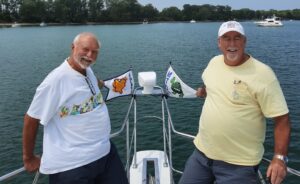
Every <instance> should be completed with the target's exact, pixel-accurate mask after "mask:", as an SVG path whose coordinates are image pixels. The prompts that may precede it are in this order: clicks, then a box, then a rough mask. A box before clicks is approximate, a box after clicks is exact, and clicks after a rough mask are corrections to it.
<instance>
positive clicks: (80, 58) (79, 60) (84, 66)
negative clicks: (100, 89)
mask: <svg viewBox="0 0 300 184" xmlns="http://www.w3.org/2000/svg"><path fill="white" fill-rule="evenodd" d="M74 60H75V62H76V63H77V64H78V65H79V66H80V68H82V69H84V70H85V69H87V68H88V67H89V66H91V65H93V64H94V63H95V61H92V62H88V61H86V60H90V59H88V58H87V57H86V56H77V57H75V58H74Z"/></svg>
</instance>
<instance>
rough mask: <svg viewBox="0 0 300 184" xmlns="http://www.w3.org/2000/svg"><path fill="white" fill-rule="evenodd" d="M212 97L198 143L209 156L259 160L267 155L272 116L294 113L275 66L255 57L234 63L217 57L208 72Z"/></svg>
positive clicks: (204, 111) (206, 80)
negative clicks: (237, 63) (266, 143)
mask: <svg viewBox="0 0 300 184" xmlns="http://www.w3.org/2000/svg"><path fill="white" fill-rule="evenodd" d="M202 79H203V81H204V84H205V85H206V90H207V97H206V99H205V103H204V105H203V108H202V113H201V117H200V121H199V132H198V134H197V136H196V138H195V139H194V144H195V146H196V147H197V148H198V149H199V150H200V151H202V152H203V153H204V154H205V155H206V156H207V157H209V158H211V159H215V160H222V161H225V162H228V163H232V164H237V165H248V166H252V165H257V164H258V163H259V162H260V161H261V159H262V156H263V153H264V148H263V142H264V140H265V132H266V120H265V117H267V118H272V117H276V116H280V115H284V114H287V113H288V107H287V104H286V101H285V98H284V96H283V93H282V90H281V88H280V84H279V82H278V80H277V78H276V76H275V74H274V72H273V71H272V69H271V68H270V67H268V66H267V65H265V64H263V63H261V62H260V61H258V60H256V59H254V58H253V57H251V56H250V58H249V59H248V60H247V61H246V62H245V63H243V64H242V65H240V66H234V67H232V66H228V65H226V64H225V63H224V57H223V55H219V56H216V57H214V58H213V59H212V60H211V61H210V62H209V64H208V66H207V68H206V69H205V70H204V72H203V74H202Z"/></svg>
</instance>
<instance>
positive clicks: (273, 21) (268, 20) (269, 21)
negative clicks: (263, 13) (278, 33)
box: [254, 15, 283, 27]
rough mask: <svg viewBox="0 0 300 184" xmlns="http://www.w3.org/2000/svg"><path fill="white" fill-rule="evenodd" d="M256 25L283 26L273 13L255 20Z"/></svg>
mask: <svg viewBox="0 0 300 184" xmlns="http://www.w3.org/2000/svg"><path fill="white" fill-rule="evenodd" d="M254 24H256V25H257V26H263V27H281V26H283V24H282V22H281V20H280V18H279V17H276V16H275V15H273V16H272V17H270V18H266V19H264V20H263V21H257V22H254Z"/></svg>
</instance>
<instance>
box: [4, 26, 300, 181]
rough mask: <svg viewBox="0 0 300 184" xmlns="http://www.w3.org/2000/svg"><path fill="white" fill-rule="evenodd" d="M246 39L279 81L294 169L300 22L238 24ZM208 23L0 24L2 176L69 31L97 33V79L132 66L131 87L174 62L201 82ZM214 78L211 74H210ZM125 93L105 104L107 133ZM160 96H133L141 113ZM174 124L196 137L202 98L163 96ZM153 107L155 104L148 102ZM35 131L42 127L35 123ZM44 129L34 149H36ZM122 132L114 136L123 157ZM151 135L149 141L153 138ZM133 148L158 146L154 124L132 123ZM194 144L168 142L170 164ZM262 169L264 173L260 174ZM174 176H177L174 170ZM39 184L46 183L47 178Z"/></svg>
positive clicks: (299, 144) (16, 155)
mask: <svg viewBox="0 0 300 184" xmlns="http://www.w3.org/2000/svg"><path fill="white" fill-rule="evenodd" d="M242 24H243V26H244V28H245V30H246V34H247V37H248V42H247V52H248V53H249V54H251V55H252V56H254V57H255V58H257V59H259V60H261V61H263V62H265V63H267V64H268V65H270V66H271V67H272V68H273V70H274V71H275V72H276V74H277V77H278V79H279V81H280V83H281V86H282V88H283V91H284V94H285V96H286V100H287V103H288V105H289V109H290V115H291V121H292V137H291V144H290V149H289V157H290V163H289V166H290V167H292V168H295V169H298V170H299V169H300V125H299V122H300V104H299V102H300V94H299V91H300V82H299V79H300V61H299V58H300V34H299V33H300V22H299V21H292V22H284V24H285V26H284V27H280V28H263V27H257V26H255V25H254V24H253V23H252V22H243V23H242ZM219 25H220V22H214V23H196V24H189V23H156V24H146V25H145V24H140V25H94V26H59V27H19V28H2V29H0V81H1V85H0V176H2V175H3V174H6V173H7V172H10V171H13V170H15V169H18V168H20V167H21V166H22V127H23V116H24V113H25V112H26V111H27V109H28V107H29V105H30V102H31V100H32V97H33V95H34V93H35V89H36V87H37V86H38V85H39V83H40V82H41V81H42V80H43V79H44V77H45V76H46V75H47V74H48V73H49V72H50V71H51V70H52V69H53V68H55V67H56V66H58V65H59V64H60V63H61V62H62V61H63V60H64V59H65V58H66V57H67V56H68V55H69V53H70V45H71V42H72V40H73V38H74V36H75V35H77V34H78V33H79V32H82V31H90V32H93V33H95V34H96V35H97V36H98V37H99V38H100V40H101V43H102V48H101V51H100V55H99V58H98V61H97V63H96V64H95V65H94V66H93V69H94V71H95V73H96V74H97V76H98V77H99V78H101V79H106V78H109V77H112V76H114V75H116V74H120V73H122V72H124V71H126V70H128V69H129V68H130V67H132V68H133V73H134V79H135V81H136V82H135V84H136V85H138V83H137V73H138V72H139V71H155V72H156V73H157V84H158V85H160V86H162V85H163V81H164V76H165V73H166V70H167V68H168V65H169V63H170V62H172V65H173V68H174V69H175V70H176V72H177V74H178V75H179V76H180V77H181V78H182V80H183V81H185V82H186V83H187V84H188V85H190V86H191V87H193V88H195V89H196V88H197V87H198V86H200V85H201V84H202V81H201V78H200V77H201V73H202V71H203V69H204V68H205V66H206V65H207V63H208V61H209V60H210V58H212V57H213V56H214V55H217V54H219V53H220V52H219V50H218V47H217V38H216V37H217V30H218V27H219ZM216 75H217V74H216ZM129 101H130V98H129V97H123V98H118V99H116V100H112V101H110V102H108V103H107V104H108V108H109V111H110V115H111V120H112V127H113V130H114V131H115V130H117V129H118V128H119V127H120V125H121V123H122V121H123V118H124V115H125V113H126V109H127V107H128V104H129ZM155 102H160V100H159V99H155V98H152V97H146V99H141V100H138V105H139V107H140V110H139V115H140V116H142V115H143V114H144V113H145V112H147V113H150V114H155V112H156V111H155V110H157V109H159V107H160V105H159V104H158V105H157V106H158V107H157V106H155V104H156V103H155ZM168 102H169V107H170V110H171V113H172V115H173V121H174V123H175V127H176V128H177V129H178V130H179V131H183V132H187V133H190V134H193V135H194V134H196V132H197V129H198V119H199V114H200V110H201V106H202V104H203V100H202V99H174V98H169V99H168ZM152 106H153V107H152ZM40 128H41V127H40ZM41 135H42V128H41V129H40V131H39V135H38V140H37V145H36V152H37V153H39V154H41V141H42V138H41ZM124 139H125V137H124V135H122V136H121V137H118V138H114V139H113V141H114V142H115V143H116V145H117V147H118V148H119V152H120V155H122V157H123V158H124V156H125V152H124ZM153 140H154V141H153ZM138 141H139V142H138V150H139V149H162V145H161V142H162V138H161V126H160V123H159V122H152V121H146V122H141V123H140V124H138ZM265 147H266V154H265V157H266V158H271V157H272V154H273V153H272V150H273V123H272V121H269V122H268V129H267V136H266V143H265ZM193 149H194V147H193V144H192V142H191V140H186V139H183V138H180V137H176V136H175V139H174V140H173V151H174V152H173V157H174V160H173V163H174V165H175V167H176V168H177V169H180V170H182V169H183V165H184V163H185V161H186V159H187V157H188V156H189V155H190V154H191V153H192V151H193ZM263 174H265V171H263ZM32 177H33V175H28V174H26V173H23V174H21V175H20V177H18V178H16V179H12V180H10V181H8V182H6V183H30V180H32ZM175 178H176V180H177V179H178V178H179V176H178V175H177V174H175ZM299 179H300V178H296V177H294V176H290V175H288V177H287V180H286V181H285V182H284V183H286V184H292V183H298V182H299V181H300V180H299ZM39 183H47V178H46V177H45V176H43V177H42V179H41V180H40V181H39Z"/></svg>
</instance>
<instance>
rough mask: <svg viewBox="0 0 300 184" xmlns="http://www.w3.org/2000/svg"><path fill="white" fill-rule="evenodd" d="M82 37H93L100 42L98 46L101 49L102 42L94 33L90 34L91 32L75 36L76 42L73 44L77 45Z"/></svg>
mask: <svg viewBox="0 0 300 184" xmlns="http://www.w3.org/2000/svg"><path fill="white" fill-rule="evenodd" d="M82 36H90V37H93V38H94V39H95V40H97V42H98V45H99V48H100V47H101V43H100V41H99V40H98V38H97V37H96V35H94V34H93V33H90V32H82V33H79V34H78V35H77V36H75V38H74V40H73V44H74V45H76V44H77V43H78V41H79V39H80V38H81V37H82Z"/></svg>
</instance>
